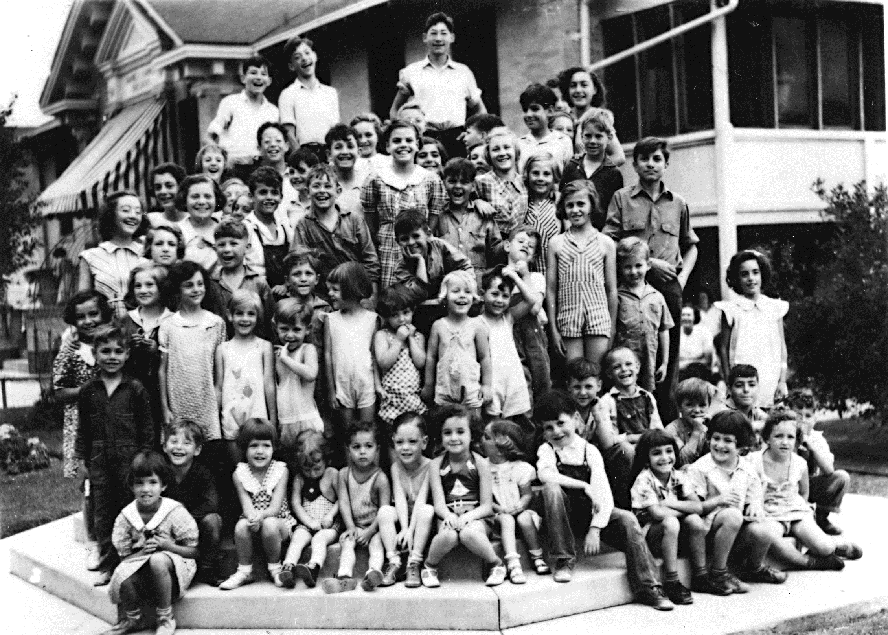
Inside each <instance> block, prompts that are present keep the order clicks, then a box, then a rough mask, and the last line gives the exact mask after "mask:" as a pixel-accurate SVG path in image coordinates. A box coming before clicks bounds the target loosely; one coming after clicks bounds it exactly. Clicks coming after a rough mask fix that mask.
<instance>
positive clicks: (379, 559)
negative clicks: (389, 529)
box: [367, 531, 385, 571]
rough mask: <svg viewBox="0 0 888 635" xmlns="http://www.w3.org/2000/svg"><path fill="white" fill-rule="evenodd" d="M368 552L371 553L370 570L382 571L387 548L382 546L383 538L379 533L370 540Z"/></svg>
mask: <svg viewBox="0 0 888 635" xmlns="http://www.w3.org/2000/svg"><path fill="white" fill-rule="evenodd" d="M367 550H368V551H369V552H370V559H369V563H368V565H367V566H368V568H369V569H373V570H375V571H381V570H382V563H383V562H385V548H384V547H383V546H382V536H380V535H379V532H378V531H377V532H376V533H375V534H373V537H372V538H371V539H370V543H369V544H368V545H367Z"/></svg>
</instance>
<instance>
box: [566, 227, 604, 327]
mask: <svg viewBox="0 0 888 635" xmlns="http://www.w3.org/2000/svg"><path fill="white" fill-rule="evenodd" d="M563 236H564V246H563V248H562V249H561V253H559V254H558V316H557V322H556V324H557V325H558V331H559V332H560V333H561V337H584V336H593V335H599V336H603V337H610V333H611V319H610V312H609V311H608V308H607V294H606V293H605V289H604V251H603V250H602V248H601V234H600V233H598V232H597V231H596V232H595V233H594V234H593V236H592V238H590V239H589V240H588V241H587V242H586V243H585V244H583V245H580V244H578V243H577V242H576V240H575V239H574V236H573V234H572V233H571V232H569V231H568V232H566V233H564V234H563Z"/></svg>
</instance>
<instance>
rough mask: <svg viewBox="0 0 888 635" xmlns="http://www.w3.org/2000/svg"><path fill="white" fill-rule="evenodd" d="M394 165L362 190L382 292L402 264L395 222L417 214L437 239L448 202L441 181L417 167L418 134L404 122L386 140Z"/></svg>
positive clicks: (388, 132)
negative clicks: (403, 215) (407, 214)
mask: <svg viewBox="0 0 888 635" xmlns="http://www.w3.org/2000/svg"><path fill="white" fill-rule="evenodd" d="M383 142H384V143H385V146H386V150H387V151H388V153H389V155H391V161H390V162H387V164H386V165H383V166H382V167H381V168H380V169H379V170H378V171H377V172H376V174H374V175H373V176H371V177H370V178H369V179H367V182H366V183H364V187H363V189H361V205H362V206H363V208H364V218H365V219H366V221H367V225H368V226H369V227H370V235H371V236H373V237H374V238H373V240H374V241H375V243H376V252H377V253H378V254H379V264H380V265H381V267H382V280H381V282H382V285H381V287H382V288H383V289H385V288H387V287H389V286H391V284H392V282H394V272H395V268H396V267H397V266H398V263H399V262H400V261H401V248H400V247H399V246H398V241H397V240H396V238H395V218H397V216H398V214H400V213H401V212H405V211H408V210H416V211H418V212H420V213H421V214H422V215H423V216H424V217H425V218H426V219H427V220H428V224H429V234H430V235H434V230H435V227H436V226H437V225H438V215H439V214H440V213H441V210H442V209H443V208H444V205H445V203H446V202H447V194H446V193H445V192H444V183H443V182H442V181H441V177H439V176H438V175H437V174H435V173H433V172H429V171H428V170H426V169H425V168H422V167H420V166H418V165H416V162H415V159H416V153H417V151H418V150H419V131H418V130H417V129H416V126H414V125H413V124H412V123H410V122H408V121H405V120H403V119H395V120H393V121H392V122H391V123H390V124H389V126H388V128H386V130H385V135H384V136H383Z"/></svg>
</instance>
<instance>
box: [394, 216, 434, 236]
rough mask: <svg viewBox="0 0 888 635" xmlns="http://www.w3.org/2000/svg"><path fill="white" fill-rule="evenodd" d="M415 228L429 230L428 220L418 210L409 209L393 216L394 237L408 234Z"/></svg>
mask: <svg viewBox="0 0 888 635" xmlns="http://www.w3.org/2000/svg"><path fill="white" fill-rule="evenodd" d="M417 229H422V230H424V231H426V232H428V231H429V221H428V219H427V218H426V217H425V215H424V214H423V213H422V212H420V211H419V210H415V209H409V210H407V211H405V212H401V213H400V214H398V216H397V217H396V218H395V238H397V237H398V236H403V235H404V234H409V233H411V232H413V231H415V230H417Z"/></svg>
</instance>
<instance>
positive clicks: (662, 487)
mask: <svg viewBox="0 0 888 635" xmlns="http://www.w3.org/2000/svg"><path fill="white" fill-rule="evenodd" d="M677 460H678V443H676V441H675V438H674V437H673V436H672V435H671V434H669V433H667V432H664V431H663V430H648V431H647V432H645V433H644V434H642V435H641V439H639V441H638V446H637V448H636V451H635V460H634V461H633V463H632V472H631V473H630V480H629V482H630V483H632V489H631V492H630V497H631V499H632V511H633V512H635V515H636V516H637V517H638V522H639V524H641V527H642V531H644V532H645V536H646V537H647V544H648V547H649V548H650V550H651V553H653V554H654V555H655V556H657V557H660V558H662V559H663V569H664V577H663V591H664V592H665V593H666V596H667V597H668V598H669V599H670V600H672V602H673V603H675V604H692V603H693V602H694V599H693V597H692V596H691V592H690V590H689V589H688V588H687V587H685V586H684V585H683V584H682V583H681V581H680V580H679V579H678V537H679V533H680V532H682V531H684V532H685V533H686V534H687V537H688V542H689V544H690V556H691V567H692V571H693V574H694V576H698V577H700V578H702V577H703V576H705V575H706V572H707V569H706V534H707V532H708V528H707V527H706V524H705V523H704V522H703V519H702V518H701V517H700V514H701V513H702V512H703V507H702V505H701V503H700V499H699V498H698V497H697V495H696V493H695V492H694V487H693V485H692V484H691V483H690V482H689V481H688V480H687V477H686V476H685V473H684V472H681V471H678V470H676V469H675V464H676V461H677Z"/></svg>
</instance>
